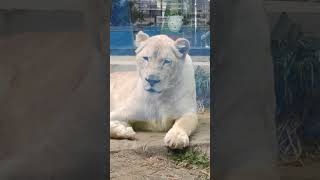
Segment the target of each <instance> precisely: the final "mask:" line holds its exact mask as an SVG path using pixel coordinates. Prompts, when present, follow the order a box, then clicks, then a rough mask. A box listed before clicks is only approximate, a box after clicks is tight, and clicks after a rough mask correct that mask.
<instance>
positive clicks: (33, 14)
mask: <svg viewBox="0 0 320 180" xmlns="http://www.w3.org/2000/svg"><path fill="white" fill-rule="evenodd" d="M83 16H84V15H83V13H81V12H80V11H61V10H60V11H44V10H42V11H40V10H14V11H7V10H1V11H0V32H11V33H17V32H79V31H83V30H84V17H83Z"/></svg>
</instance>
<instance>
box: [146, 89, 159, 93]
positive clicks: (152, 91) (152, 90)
mask: <svg viewBox="0 0 320 180" xmlns="http://www.w3.org/2000/svg"><path fill="white" fill-rule="evenodd" d="M145 90H146V91H148V92H150V93H161V91H157V90H155V89H153V88H149V89H145Z"/></svg>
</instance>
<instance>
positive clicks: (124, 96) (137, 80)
mask: <svg viewBox="0 0 320 180" xmlns="http://www.w3.org/2000/svg"><path fill="white" fill-rule="evenodd" d="M136 45H137V49H136V62H137V71H136V72H117V73H112V74H111V79H110V93H111V95H110V98H111V103H110V105H111V109H110V110H111V114H110V136H111V138H116V139H123V138H124V139H134V138H135V132H134V130H143V131H145V130H146V131H168V130H169V131H168V132H167V134H166V136H165V138H164V143H165V145H166V146H168V147H170V148H172V149H181V148H184V147H187V146H188V145H189V136H190V135H191V134H192V133H193V131H194V130H195V129H196V127H197V124H198V119H197V115H196V107H197V106H196V92H195V80H194V69H193V65H192V60H191V58H190V56H189V55H188V51H189V48H190V44H189V41H188V40H186V39H182V38H180V39H177V40H176V41H174V40H172V39H170V38H169V37H168V36H166V35H157V36H153V37H149V36H148V35H147V34H145V33H143V32H139V33H138V34H137V35H136ZM152 82H153V83H152Z"/></svg>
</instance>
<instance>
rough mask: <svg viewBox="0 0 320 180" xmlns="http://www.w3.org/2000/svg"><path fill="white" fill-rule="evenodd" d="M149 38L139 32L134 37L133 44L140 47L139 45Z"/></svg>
mask: <svg viewBox="0 0 320 180" xmlns="http://www.w3.org/2000/svg"><path fill="white" fill-rule="evenodd" d="M148 38H149V35H148V34H146V33H144V32H142V31H139V32H138V34H137V35H136V40H135V44H136V47H139V46H140V45H141V43H142V42H143V41H145V40H147V39H148Z"/></svg>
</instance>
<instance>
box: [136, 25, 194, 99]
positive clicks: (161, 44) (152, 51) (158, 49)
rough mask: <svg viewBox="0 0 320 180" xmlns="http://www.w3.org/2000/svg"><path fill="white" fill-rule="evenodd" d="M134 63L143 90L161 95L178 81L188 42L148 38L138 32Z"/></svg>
mask: <svg viewBox="0 0 320 180" xmlns="http://www.w3.org/2000/svg"><path fill="white" fill-rule="evenodd" d="M135 43H136V46H137V49H136V61H137V69H138V72H139V76H140V78H141V80H142V82H143V86H144V90H145V91H146V92H148V93H151V94H161V93H162V92H164V91H165V90H167V89H169V88H172V87H174V86H175V85H176V84H177V83H178V82H177V81H179V77H181V75H180V74H179V73H181V70H182V68H183V65H184V63H185V58H186V55H187V53H188V51H189V49H190V43H189V41H188V40H186V39H183V38H179V39H177V40H175V41H174V40H172V39H171V38H169V37H168V36H166V35H157V36H152V37H149V36H148V35H147V34H145V33H144V32H142V31H140V32H139V33H138V34H137V35H136V41H135Z"/></svg>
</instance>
